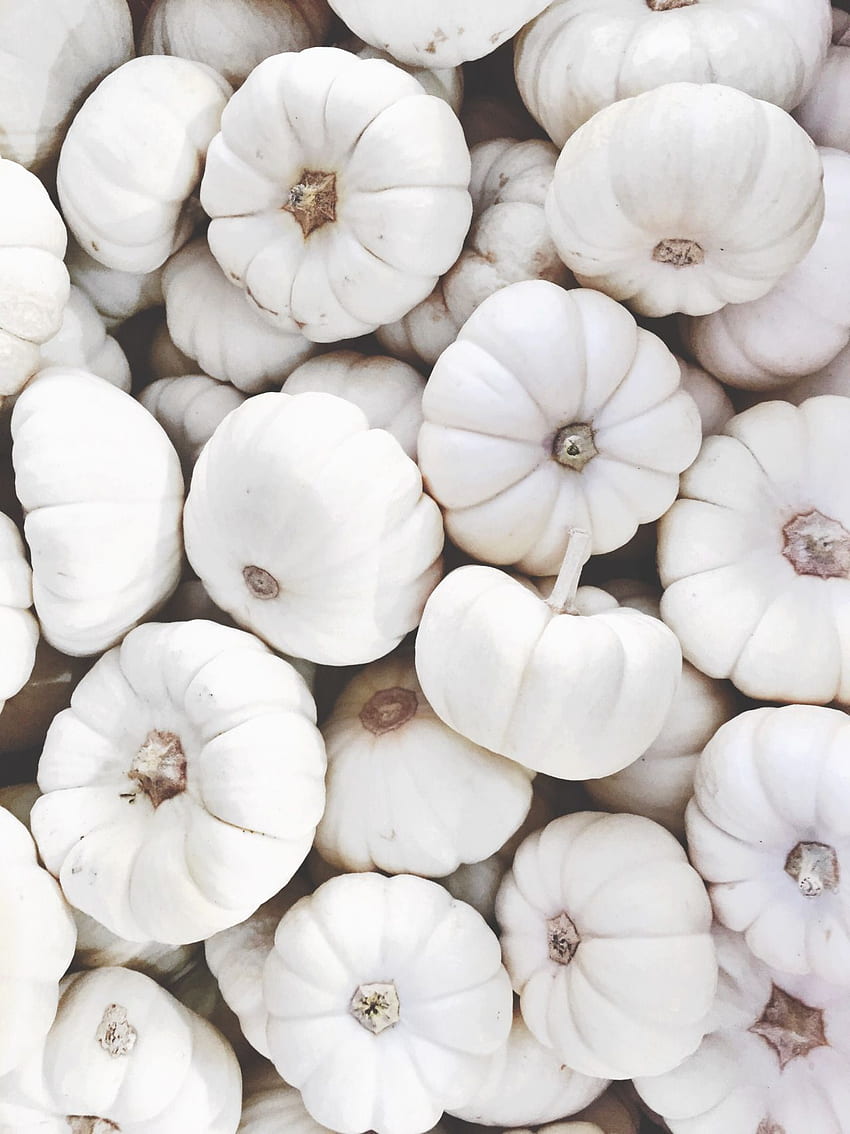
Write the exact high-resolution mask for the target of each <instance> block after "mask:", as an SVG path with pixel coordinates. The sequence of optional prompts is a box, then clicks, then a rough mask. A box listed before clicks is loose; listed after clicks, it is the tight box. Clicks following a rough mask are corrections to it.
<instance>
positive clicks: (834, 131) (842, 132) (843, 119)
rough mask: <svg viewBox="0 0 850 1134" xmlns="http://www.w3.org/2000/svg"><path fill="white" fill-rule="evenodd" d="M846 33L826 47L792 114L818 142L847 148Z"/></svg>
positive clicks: (849, 50) (849, 68) (849, 39)
mask: <svg viewBox="0 0 850 1134" xmlns="http://www.w3.org/2000/svg"><path fill="white" fill-rule="evenodd" d="M848 97H850V36H847V33H846V31H845V33H844V34H843V35H842V36H840V37H839V38H838V39H837V40H836V41H835V42H834V43H833V44H832V45H831V47H830V48H829V51H828V52H827V55H826V61H825V62H824V65H823V66H822V67H821V69H820V71H819V72H818V76H817V78H816V79H815V82H814V85H813V87H812V88H811V90H810V91H809V93H808V95H807V96H806V97H805V98H804V99H803V101H802V102H801V104H800V105H799V106H798V107H797V109H796V110H795V111H794V117H795V118H796V119H797V121H798V122H799V123H800V125H801V126H802V127H803V129H804V130H805V131H806V132H807V133H808V134H809V135H810V136H811V137H812V138H814V140H815V141H816V142H817V144H818V145H819V146H835V147H836V148H837V149H840V150H850V113H848V105H850V103H848Z"/></svg>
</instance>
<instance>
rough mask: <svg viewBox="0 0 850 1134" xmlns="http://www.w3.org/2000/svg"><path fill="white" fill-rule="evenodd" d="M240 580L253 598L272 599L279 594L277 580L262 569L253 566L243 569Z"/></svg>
mask: <svg viewBox="0 0 850 1134" xmlns="http://www.w3.org/2000/svg"><path fill="white" fill-rule="evenodd" d="M242 578H243V579H244V580H245V586H246V587H247V588H248V590H249V591H250V592H251V594H252V595H253V596H254V598H258V599H273V598H277V596H278V595H279V594H280V584H279V583H278V581H277V579H276V578H275V577H274V575H271V574H269V572H268V571H266V570H265V568H263V567H255V566H253V565H252V566H249V567H243V568H242Z"/></svg>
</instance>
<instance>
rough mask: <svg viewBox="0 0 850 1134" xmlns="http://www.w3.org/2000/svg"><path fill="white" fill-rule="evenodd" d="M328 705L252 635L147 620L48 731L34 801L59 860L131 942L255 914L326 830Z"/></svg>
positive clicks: (193, 937) (70, 887) (72, 895)
mask: <svg viewBox="0 0 850 1134" xmlns="http://www.w3.org/2000/svg"><path fill="white" fill-rule="evenodd" d="M315 720H316V708H315V703H314V701H313V699H312V697H311V696H310V693H309V691H308V689H307V686H306V685H305V683H304V681H303V679H302V678H301V677H300V675H299V674H298V673H297V672H296V671H295V669H294V668H293V667H292V666H290V665H289V664H288V663H287V662H285V661H284V660H283V659H282V658H278V657H276V656H275V655H274V654H272V653H271V651H269V650H267V649H266V647H265V646H264V645H263V644H262V643H261V642H260V641H259V640H258V639H256V638H255V637H254V636H253V635H251V634H246V633H245V632H244V631H242V630H235V629H232V628H230V627H227V626H220V625H218V624H217V623H214V622H204V621H201V620H198V621H192V622H175V623H155V622H152V623H146V624H145V625H144V626H139V627H137V628H136V629H135V630H133V631H131V632H130V633H129V634H128V635H127V636H126V637H125V638H124V641H123V642H122V643H121V645H120V646H117V647H115V648H114V649H113V650H110V651H109V652H108V653H106V654H104V656H103V657H102V658H100V659H99V660H98V661H97V662H96V663H95V665H94V666H93V667H92V669H91V670H90V671H89V672H88V673H87V674H86V676H85V677H84V678H83V680H82V681H81V682H80V683H79V685H78V686H77V688H76V689H75V690H74V693H73V695H72V697H71V707H70V708H69V709H66V710H65V711H64V712H62V713H60V714H59V715H58V716H57V717H56V718H55V719H54V721H53V724H52V725H51V727H50V730H49V731H48V734H47V738H46V740H45V744H44V750H43V752H42V755H41V759H40V761H39V770H38V784H39V787H40V788H41V790H42V792H43V793H44V794H43V795H42V797H41V799H39V800H37V802H36V804H35V806H34V807H33V811H32V829H33V833H34V835H35V838H36V842H37V843H38V846H39V851H40V853H41V856H42V858H43V859H44V862H45V864H46V865H47V867H48V869H49V870H50V871H51V872H52V873H53V874H55V875H56V876H57V877H58V878H59V879H60V882H61V884H62V887H63V889H64V891H65V893H66V895H67V896H68V898H69V900H70V901H71V902H72V903H73V904H74V905H75V906H76V907H77V908H78V909H81V910H83V912H84V913H87V914H89V915H90V916H91V917H94V918H96V919H97V920H98V921H99V922H101V923H102V924H103V925H105V926H106V927H107V928H108V929H110V930H111V931H112V932H113V933H116V934H118V935H119V936H121V937H124V938H127V939H128V940H131V941H132V940H137V941H143V940H155V941H160V942H164V943H166V944H173V945H183V944H186V943H188V942H191V941H199V940H201V939H202V938H206V937H209V936H210V934H212V933H216V932H218V930H219V929H224V928H226V927H227V926H230V925H235V924H237V923H238V922H240V921H243V920H244V919H245V918H246V917H248V916H249V914H251V913H252V912H253V911H254V910H255V909H256V908H257V907H258V906H259V905H260V903H261V902H264V901H266V900H267V899H268V898H269V897H271V895H273V894H275V893H276V892H277V891H278V890H279V889H280V888H281V887H282V886H284V885H285V884H286V883H287V882H288V881H289V879H290V878H291V877H292V875H293V874H294V873H295V871H296V870H297V868H298V867H299V866H300V864H301V862H302V861H303V860H304V857H305V856H306V854H307V851H308V850H309V849H310V844H311V843H312V841H313V834H314V831H315V827H316V823H317V822H318V820H319V817H320V815H321V813H322V808H323V806H324V771H325V749H324V744H323V742H322V739H321V736H320V734H319V732H318V730H317V729H316V727H315ZM166 892H167V893H168V894H169V895H171V898H170V900H169V901H168V902H163V900H162V895H163V894H164V893H166Z"/></svg>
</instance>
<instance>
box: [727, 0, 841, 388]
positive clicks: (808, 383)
mask: <svg viewBox="0 0 850 1134" xmlns="http://www.w3.org/2000/svg"><path fill="white" fill-rule="evenodd" d="M848 14H850V13H848ZM821 394H838V395H839V396H840V397H843V398H846V397H850V344H849V345H848V346H846V347H845V348H844V350H842V351H840V352H839V353H838V354H837V355H836V356H835V358H833V359H832V361H831V362H829V363H827V365H826V366H824V367H823V369H822V370H817V371H815V373H814V374H807V375H806V377H805V378H800V379H798V381H796V382H792V384H791V385H790V386H783V387H782V399H783V401H786V402H791V403H792V405H795V406H799V405H800V404H801V403H802V402H804V401H805V400H806V399H807V398H816V397H818V396H819V395H821ZM773 397H776V395H775V394H771V393H770V392H767V393H765V394H761V395H759V394H758V393H755V394H753V395H752V396H751V398H750V399H746V400H744V401H745V405H744V408H746V402H747V401H749V404H750V405H755V404H757V403H758V402H760V401H766V400H769V399H770V398H773Z"/></svg>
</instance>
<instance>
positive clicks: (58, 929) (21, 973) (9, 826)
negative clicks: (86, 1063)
mask: <svg viewBox="0 0 850 1134" xmlns="http://www.w3.org/2000/svg"><path fill="white" fill-rule="evenodd" d="M0 854H1V855H2V861H3V871H2V873H0V922H2V926H3V932H2V935H0V1076H5V1075H6V1074H7V1073H8V1072H9V1071H11V1070H12V1068H14V1067H17V1066H19V1065H20V1064H21V1063H23V1062H24V1060H25V1059H27V1058H28V1057H29V1055H30V1054H31V1052H32V1051H33V1049H36V1048H37V1047H38V1045H39V1044H40V1043H41V1042H42V1041H43V1039H44V1036H45V1035H46V1034H47V1030H48V1028H49V1027H50V1025H51V1023H52V1022H53V1017H54V1014H55V1012H56V1004H57V1000H58V997H59V981H60V979H61V977H62V974H63V973H64V972H65V970H66V969H67V967H68V965H69V964H70V963H71V958H72V957H73V955H74V941H75V939H76V931H75V929H74V922H73V919H72V917H71V913H70V910H69V909H68V906H67V903H66V902H65V899H64V898H63V897H62V894H61V891H60V890H59V887H58V886H57V885H56V883H55V881H54V880H53V879H52V878H51V877H50V875H49V874H48V873H47V871H46V870H44V868H43V867H41V866H40V865H39V863H38V860H37V858H36V853H35V844H34V843H33V841H32V838H31V837H30V835H29V833H28V831H27V829H26V827H24V826H23V824H22V823H21V822H20V821H19V820H18V819H16V818H15V817H14V815H12V813H11V812H10V811H7V810H6V808H5V807H0ZM3 1093H4V1092H3V1079H2V1078H0V1098H1V1097H2V1095H3Z"/></svg>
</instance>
